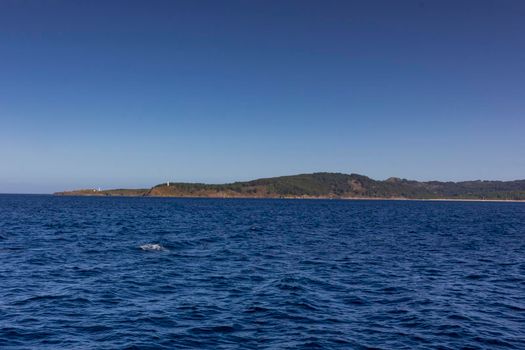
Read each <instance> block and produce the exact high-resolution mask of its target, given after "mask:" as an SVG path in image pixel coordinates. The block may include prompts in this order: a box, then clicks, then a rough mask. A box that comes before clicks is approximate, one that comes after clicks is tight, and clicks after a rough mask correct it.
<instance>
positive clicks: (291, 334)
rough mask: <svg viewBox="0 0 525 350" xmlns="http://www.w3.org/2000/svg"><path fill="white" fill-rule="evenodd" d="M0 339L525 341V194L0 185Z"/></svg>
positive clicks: (275, 343) (4, 344)
mask: <svg viewBox="0 0 525 350" xmlns="http://www.w3.org/2000/svg"><path fill="white" fill-rule="evenodd" d="M148 244H149V245H148ZM141 247H142V248H141ZM0 348H2V349H59V348H62V349H174V348H177V349H184V348H199V349H302V348H312V349H315V348H319V349H320V348H324V349H365V348H380V349H459V348H465V349H525V203H459V202H402V201H329V200H326V201H324V200H213V199H167V198H166V199H162V198H157V199H156V198H73V197H69V198H68V197H52V196H13V195H3V196H0Z"/></svg>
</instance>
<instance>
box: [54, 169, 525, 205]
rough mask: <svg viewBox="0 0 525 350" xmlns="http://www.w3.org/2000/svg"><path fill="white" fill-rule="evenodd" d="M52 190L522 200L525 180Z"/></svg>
mask: <svg viewBox="0 0 525 350" xmlns="http://www.w3.org/2000/svg"><path fill="white" fill-rule="evenodd" d="M55 195H57V196H131V197H193V198H305V199H306V198H312V199H396V200H410V199H421V200H487V201H525V180H515V181H481V180H476V181H461V182H441V181H426V182H421V181H413V180H407V179H400V178H395V177H391V178H389V179H387V180H384V181H380V180H373V179H371V178H369V177H367V176H364V175H359V174H342V173H313V174H300V175H291V176H280V177H271V178H264V179H257V180H252V181H245V182H233V183H228V184H220V185H212V184H203V183H183V182H166V183H163V184H159V185H156V186H154V187H152V188H149V189H112V190H96V189H82V190H73V191H64V192H57V193H55Z"/></svg>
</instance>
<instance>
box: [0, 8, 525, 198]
mask: <svg viewBox="0 0 525 350" xmlns="http://www.w3.org/2000/svg"><path fill="white" fill-rule="evenodd" d="M524 85H525V2H524V1H521V0H515V1H506V0H497V1H496V0H495V1H483V0H476V1H460V0H453V1H446V0H443V1H441V0H440V1H438V0H436V1H411V0H405V1H374V0H372V1H346V0H341V1H327V0H319V1H308V0H301V1H286V0H279V1H271V0H264V1H263V0H249V1H245V0H242V1H227V0H226V1H205V0H201V1H192V0H186V1H175V0H174V1H157V0H147V1H146V0H145V1H115V0H110V1H82V0H78V1H69V0H64V1H58V0H48V1H39V0H34V1H31V0H23V1H21V0H3V1H0V193H49V192H53V191H60V190H65V189H75V188H96V187H102V188H114V187H150V186H153V185H155V184H158V183H161V182H164V181H167V180H170V181H190V182H206V183H223V182H229V181H236V180H249V179H254V178H260V177H271V176H279V175H291V174H297V173H309V172H316V171H329V172H343V173H359V174H363V175H367V176H370V177H372V178H374V179H386V178H388V177H391V176H396V177H401V178H408V179H415V180H442V181H461V180H475V179H492V180H511V179H525V86H524Z"/></svg>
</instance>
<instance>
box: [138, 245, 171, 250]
mask: <svg viewBox="0 0 525 350" xmlns="http://www.w3.org/2000/svg"><path fill="white" fill-rule="evenodd" d="M140 249H142V250H146V251H166V250H167V249H166V248H164V247H163V246H161V245H160V244H157V243H148V244H143V245H141V246H140Z"/></svg>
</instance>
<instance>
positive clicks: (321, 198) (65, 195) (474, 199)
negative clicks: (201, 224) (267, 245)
mask: <svg viewBox="0 0 525 350" xmlns="http://www.w3.org/2000/svg"><path fill="white" fill-rule="evenodd" d="M50 195H51V196H55V197H133V198H189V199H306V200H356V201H366V200H368V201H425V202H495V203H525V200H523V199H476V198H400V197H392V198H389V197H308V196H283V197H273V196H269V197H250V196H231V197H228V196H155V195H148V196H143V195H142V196H141V195H106V194H61V193H58V194H57V193H52V194H50Z"/></svg>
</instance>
